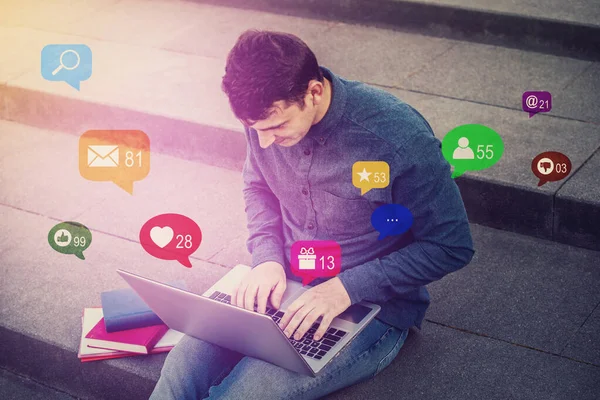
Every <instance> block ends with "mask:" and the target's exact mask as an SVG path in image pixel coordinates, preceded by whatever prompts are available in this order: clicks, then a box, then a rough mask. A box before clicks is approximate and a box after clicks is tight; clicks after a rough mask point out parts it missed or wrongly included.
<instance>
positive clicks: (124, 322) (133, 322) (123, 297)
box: [100, 281, 186, 333]
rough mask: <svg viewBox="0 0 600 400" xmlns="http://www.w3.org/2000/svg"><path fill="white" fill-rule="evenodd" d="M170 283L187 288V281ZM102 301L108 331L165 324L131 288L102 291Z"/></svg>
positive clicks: (180, 287)
mask: <svg viewBox="0 0 600 400" xmlns="http://www.w3.org/2000/svg"><path fill="white" fill-rule="evenodd" d="M168 285H170V286H174V287H176V288H179V289H184V290H185V288H186V287H185V282H182V281H177V282H172V283H169V284H168ZM100 301H101V302H102V313H103V314H104V324H105V326H106V332H109V333H112V332H119V331H124V330H127V329H135V328H145V327H147V326H153V325H161V324H164V322H163V321H162V320H161V319H160V318H158V315H156V314H154V312H153V311H152V310H151V309H150V307H148V305H147V304H146V303H145V302H144V300H142V298H141V297H140V296H138V294H137V293H136V292H135V291H134V290H133V289H131V288H127V289H117V290H110V291H108V292H102V293H101V294H100Z"/></svg>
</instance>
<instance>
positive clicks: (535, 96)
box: [522, 91, 552, 118]
mask: <svg viewBox="0 0 600 400" xmlns="http://www.w3.org/2000/svg"><path fill="white" fill-rule="evenodd" d="M522 106H523V111H525V112H528V113H529V118H531V117H533V116H534V115H535V114H537V113H547V112H550V110H552V95H551V94H550V92H544V91H527V92H524V93H523V98H522Z"/></svg>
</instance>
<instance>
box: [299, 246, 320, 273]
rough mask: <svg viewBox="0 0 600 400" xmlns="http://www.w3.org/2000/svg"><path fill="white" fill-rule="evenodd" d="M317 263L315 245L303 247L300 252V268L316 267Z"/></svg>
mask: <svg viewBox="0 0 600 400" xmlns="http://www.w3.org/2000/svg"><path fill="white" fill-rule="evenodd" d="M316 263H317V256H316V255H315V249H314V248H313V247H309V248H308V249H307V248H306V247H302V248H301V249H300V254H298V269H300V270H302V269H315V268H316Z"/></svg>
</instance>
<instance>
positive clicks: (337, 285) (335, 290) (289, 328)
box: [279, 277, 351, 340]
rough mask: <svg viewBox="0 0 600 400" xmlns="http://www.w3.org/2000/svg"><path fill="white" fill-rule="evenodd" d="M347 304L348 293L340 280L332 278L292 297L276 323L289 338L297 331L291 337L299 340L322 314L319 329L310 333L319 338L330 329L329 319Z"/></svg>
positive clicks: (342, 310) (348, 301) (340, 311)
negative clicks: (292, 299)
mask: <svg viewBox="0 0 600 400" xmlns="http://www.w3.org/2000/svg"><path fill="white" fill-rule="evenodd" d="M350 305H351V301H350V296H348V293H347V292H346V289H345V288H344V285H342V281H340V279H339V278H338V277H335V278H332V279H330V280H328V281H326V282H323V283H321V284H320V285H317V286H315V287H313V288H311V289H309V290H307V291H306V292H304V293H303V294H302V295H300V297H298V298H297V299H296V300H294V302H293V303H292V304H290V305H289V307H288V308H287V310H286V312H285V314H284V315H283V317H282V318H281V321H280V322H279V326H280V327H281V329H283V330H284V332H285V335H286V336H287V337H288V338H289V337H290V336H291V335H292V333H294V331H296V334H295V335H294V338H295V339H300V338H301V337H302V336H304V334H305V333H306V331H308V330H309V329H310V327H311V326H312V324H313V323H314V322H315V321H316V320H317V319H318V318H319V317H322V318H323V319H322V321H321V324H320V325H319V329H317V331H316V332H315V334H314V335H313V336H314V339H315V340H319V339H321V337H323V335H324V334H325V332H326V331H327V328H329V324H331V321H333V319H334V318H335V317H337V316H338V315H340V314H341V313H342V312H344V311H345V310H346V309H347V308H348V307H350Z"/></svg>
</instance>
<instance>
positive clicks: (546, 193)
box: [0, 0, 600, 249]
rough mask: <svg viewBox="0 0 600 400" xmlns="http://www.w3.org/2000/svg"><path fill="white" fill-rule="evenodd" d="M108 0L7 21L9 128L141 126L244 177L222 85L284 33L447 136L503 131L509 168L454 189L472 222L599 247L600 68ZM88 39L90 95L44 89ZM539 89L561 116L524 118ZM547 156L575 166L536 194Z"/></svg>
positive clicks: (3, 41) (4, 115) (261, 17)
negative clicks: (53, 16) (247, 51)
mask: <svg viewBox="0 0 600 400" xmlns="http://www.w3.org/2000/svg"><path fill="white" fill-rule="evenodd" d="M100 3H101V4H102V6H101V7H100V6H99V5H98V4H93V5H91V4H88V3H87V2H83V1H82V2H77V3H76V4H77V7H73V8H69V9H68V10H67V9H66V8H64V9H62V8H60V7H61V6H56V7H58V9H57V13H63V14H61V15H62V19H58V20H48V19H44V18H36V15H37V13H40V12H42V11H43V10H44V8H43V7H45V6H40V10H39V11H35V10H33V9H32V10H30V11H31V12H29V13H23V14H18V15H12V16H11V18H10V19H4V20H0V50H1V51H2V54H3V55H4V57H5V58H6V63H4V64H3V66H2V68H0V83H1V84H0V97H1V98H2V100H3V101H2V102H1V103H0V118H1V119H4V120H11V121H16V122H20V123H25V124H29V125H31V126H37V127H41V128H44V129H53V130H59V131H63V132H68V133H71V134H73V135H81V134H82V133H83V132H85V131H86V130H88V129H99V128H102V129H141V130H143V131H145V132H146V133H147V134H148V136H149V137H150V139H151V146H152V151H153V153H154V152H156V153H162V154H169V155H173V156H176V157H178V158H183V159H188V160H198V161H201V162H203V163H206V164H210V165H215V166H220V167H225V168H228V169H231V170H234V171H239V170H240V169H241V166H242V163H243V159H244V155H245V142H244V138H243V136H242V135H241V132H242V128H241V124H240V123H239V122H238V121H237V120H236V119H235V118H234V117H233V115H232V113H231V111H230V109H229V105H228V102H227V99H226V97H225V96H224V94H223V93H222V92H221V89H220V79H221V77H222V75H223V73H224V71H223V69H224V64H225V57H226V54H227V52H228V50H229V49H230V48H231V46H232V45H233V44H234V42H235V40H236V39H237V36H238V35H239V33H241V32H242V31H244V30H245V29H248V28H252V27H255V28H262V29H271V30H283V31H288V32H291V33H295V34H297V35H299V36H300V37H302V38H303V39H304V40H305V41H306V42H307V43H308V44H309V46H311V48H313V49H314V51H315V53H316V54H317V56H318V59H319V60H320V62H321V63H322V64H323V65H325V66H328V67H329V68H331V69H332V70H333V71H334V72H335V73H337V74H339V75H341V76H342V77H345V78H347V79H355V80H360V81H363V82H366V83H368V84H371V85H373V86H376V87H379V88H381V89H383V90H386V91H389V92H390V93H392V94H394V95H396V96H398V97H399V98H400V99H402V100H404V101H406V102H407V103H409V104H411V105H413V106H414V107H415V108H416V109H417V110H419V111H420V112H421V113H422V114H423V115H424V116H425V117H426V118H427V119H428V120H429V121H430V123H431V125H432V127H433V128H434V131H435V132H436V135H437V136H438V137H439V138H440V139H442V138H443V136H444V135H445V133H446V132H448V131H449V130H451V129H452V128H454V127H456V126H458V125H462V124H467V123H480V124H484V125H487V126H490V127H491V128H493V129H494V130H496V131H497V132H499V134H500V135H501V136H502V138H503V140H504V144H505V149H506V150H505V153H504V156H503V158H502V159H501V160H500V161H499V162H498V163H497V164H496V165H495V166H493V167H492V168H490V169H488V170H484V171H477V172H468V173H467V174H465V175H464V176H463V177H460V178H457V180H456V181H457V183H458V185H459V187H460V189H461V193H462V195H463V199H464V201H465V204H466V207H467V211H468V214H469V218H470V220H471V222H474V223H477V224H483V225H488V226H490V227H494V228H499V229H506V230H509V231H512V232H517V233H524V234H527V235H532V236H535V237H539V238H545V239H551V240H556V241H559V242H562V243H567V244H572V245H576V246H582V247H586V248H590V249H600V230H599V229H598V228H597V227H598V226H600V211H599V210H600V186H599V185H598V176H599V175H598V172H597V171H598V169H597V164H598V163H599V162H600V160H599V159H598V157H599V156H598V153H597V150H598V149H599V148H600V129H599V126H600V114H599V113H598V112H597V106H596V105H597V104H598V103H599V102H600V94H599V93H600V80H599V79H598V76H599V74H600V63H598V62H591V61H585V60H581V59H574V58H568V57H560V56H552V55H547V54H540V53H536V52H528V51H522V50H516V49H509V48H506V47H497V46H491V45H484V44H477V43H469V42H463V41H457V40H452V39H442V38H435V37H430V36H425V35H417V34H411V33H405V32H398V31H393V30H386V29H379V28H374V27H365V26H358V25H349V24H346V23H339V22H332V21H322V20H311V19H306V18H297V17H290V16H284V15H278V14H273V13H267V12H259V11H253V10H240V9H232V8H227V7H217V6H211V5H207V4H199V3H193V2H192V3H190V2H164V1H154V2H153V7H145V6H144V2H141V1H139V0H124V1H121V2H114V1H108V0H106V1H104V2H100ZM15 4H16V3H15ZM131 13H135V14H136V19H135V21H132V20H131V19H130V18H129V15H131ZM157 21H160V23H158V22H157ZM198 21H202V22H201V23H199V22H198ZM323 38H326V40H323ZM79 42H85V43H86V44H87V45H88V46H90V47H91V48H92V49H93V54H94V72H93V75H92V78H91V79H89V80H88V81H84V82H82V87H81V91H80V92H77V91H76V90H74V89H73V88H71V87H70V86H68V85H66V84H64V83H62V82H48V81H45V80H43V79H42V77H41V75H40V72H39V54H40V53H39V52H40V50H41V48H42V47H43V46H44V45H46V44H48V43H79ZM374 60H376V62H374ZM532 89H535V90H548V91H550V92H551V93H552V94H553V103H554V105H553V110H552V112H551V113H549V114H544V115H540V114H538V115H536V116H535V117H533V118H529V117H528V115H527V114H526V113H524V112H523V111H522V110H521V103H520V102H521V95H522V93H523V92H524V91H526V90H532ZM549 150H554V151H561V152H563V153H565V154H566V155H568V156H569V157H570V159H571V161H572V163H573V170H572V173H571V175H570V176H569V177H567V179H565V180H563V181H560V182H554V183H548V184H546V185H544V186H542V187H538V186H537V182H538V181H537V179H536V178H535V176H534V175H533V174H532V173H531V170H530V164H531V160H532V159H533V158H534V157H535V156H536V155H537V154H539V153H541V152H543V151H549Z"/></svg>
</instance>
